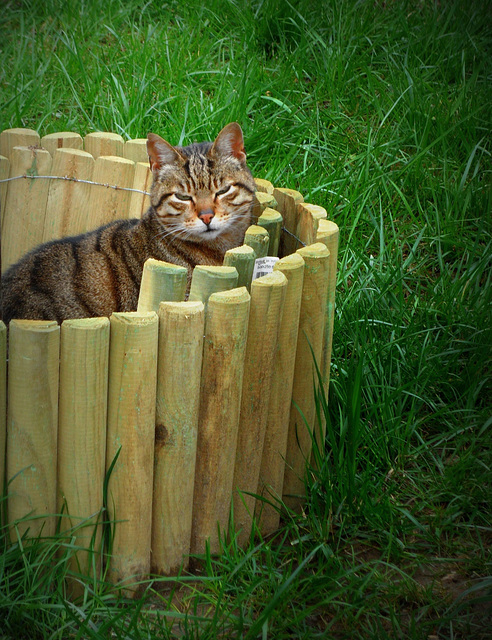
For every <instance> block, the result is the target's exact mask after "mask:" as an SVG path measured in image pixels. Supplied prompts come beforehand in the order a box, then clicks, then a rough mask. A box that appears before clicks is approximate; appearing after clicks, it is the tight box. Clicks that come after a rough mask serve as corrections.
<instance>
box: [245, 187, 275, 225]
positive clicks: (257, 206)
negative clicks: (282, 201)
mask: <svg viewBox="0 0 492 640" xmlns="http://www.w3.org/2000/svg"><path fill="white" fill-rule="evenodd" d="M276 206H277V201H276V200H275V198H274V197H273V195H272V194H271V193H263V192H262V191H257V192H256V193H255V199H254V202H253V209H252V212H251V213H252V215H253V220H254V221H255V223H256V220H258V218H259V217H260V216H261V214H262V213H263V212H264V211H265V209H267V208H270V209H275V207H276Z"/></svg>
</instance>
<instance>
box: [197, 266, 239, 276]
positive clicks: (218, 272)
mask: <svg viewBox="0 0 492 640" xmlns="http://www.w3.org/2000/svg"><path fill="white" fill-rule="evenodd" d="M194 270H195V271H198V272H203V273H206V274H210V275H213V276H216V277H218V278H230V277H231V276H234V275H236V276H237V269H236V267H216V266H210V265H205V264H197V266H196V267H195V269H194ZM197 275H198V274H197Z"/></svg>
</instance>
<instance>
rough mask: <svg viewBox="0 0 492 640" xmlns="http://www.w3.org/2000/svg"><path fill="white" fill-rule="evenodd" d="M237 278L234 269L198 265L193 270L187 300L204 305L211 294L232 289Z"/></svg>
mask: <svg viewBox="0 0 492 640" xmlns="http://www.w3.org/2000/svg"><path fill="white" fill-rule="evenodd" d="M238 278H239V274H238V272H237V270H236V269H235V268H234V267H209V266H205V265H201V264H199V265H197V266H196V267H195V268H194V269H193V277H192V279H191V288H190V296H189V298H188V299H189V300H190V301H191V302H193V301H194V302H197V301H198V302H203V304H204V305H206V304H207V302H208V299H209V298H210V296H211V295H212V294H213V293H218V292H219V291H227V290H229V289H234V287H236V286H237V281H238Z"/></svg>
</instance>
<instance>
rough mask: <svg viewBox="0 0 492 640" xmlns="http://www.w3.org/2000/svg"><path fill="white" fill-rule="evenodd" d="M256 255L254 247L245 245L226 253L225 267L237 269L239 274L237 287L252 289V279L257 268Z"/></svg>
mask: <svg viewBox="0 0 492 640" xmlns="http://www.w3.org/2000/svg"><path fill="white" fill-rule="evenodd" d="M255 260H256V253H255V250H254V249H253V248H252V247H248V245H246V244H243V245H241V246H240V247H234V249H229V250H228V251H226V253H225V256H224V267H235V269H236V270H237V273H238V280H237V286H238V287H246V288H247V290H248V291H249V290H250V288H251V279H252V277H253V270H254V268H255Z"/></svg>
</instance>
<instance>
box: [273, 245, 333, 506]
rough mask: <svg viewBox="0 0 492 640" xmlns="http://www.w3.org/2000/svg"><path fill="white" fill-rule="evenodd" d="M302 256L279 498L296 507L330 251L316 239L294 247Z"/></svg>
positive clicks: (307, 451) (308, 445)
mask: <svg viewBox="0 0 492 640" xmlns="http://www.w3.org/2000/svg"><path fill="white" fill-rule="evenodd" d="M298 254H299V255H300V256H301V257H302V258H303V259H304V262H305V263H306V266H305V268H304V282H303V287H302V300H301V311H300V316H299V333H298V338H297V349H296V363H295V369H294V383H293V387H292V401H293V405H292V407H291V411H290V421H289V436H288V440H287V456H286V466H285V476H284V487H283V499H284V502H285V503H286V504H287V506H289V507H291V508H293V509H296V510H298V509H300V507H301V505H302V502H303V496H304V493H305V485H304V475H305V468H306V463H307V462H309V460H310V458H311V449H312V438H313V437H314V434H315V404H314V386H313V384H317V378H316V370H315V367H314V362H313V353H314V358H315V359H316V362H317V363H318V366H320V363H321V354H322V348H323V334H324V328H325V312H326V299H327V293H328V272H329V259H330V252H329V251H328V249H327V248H326V247H325V245H324V244H321V243H317V244H313V245H310V246H309V247H303V248H302V249H299V250H298ZM311 349H312V351H313V353H312V352H311Z"/></svg>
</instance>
